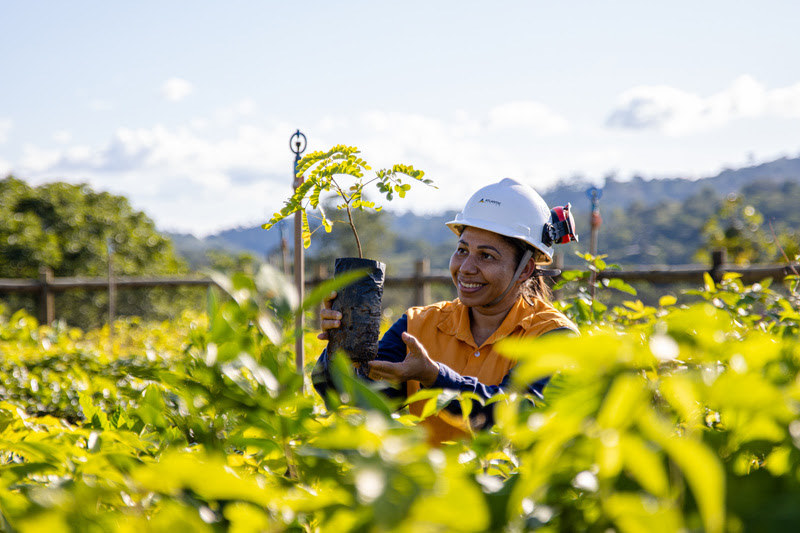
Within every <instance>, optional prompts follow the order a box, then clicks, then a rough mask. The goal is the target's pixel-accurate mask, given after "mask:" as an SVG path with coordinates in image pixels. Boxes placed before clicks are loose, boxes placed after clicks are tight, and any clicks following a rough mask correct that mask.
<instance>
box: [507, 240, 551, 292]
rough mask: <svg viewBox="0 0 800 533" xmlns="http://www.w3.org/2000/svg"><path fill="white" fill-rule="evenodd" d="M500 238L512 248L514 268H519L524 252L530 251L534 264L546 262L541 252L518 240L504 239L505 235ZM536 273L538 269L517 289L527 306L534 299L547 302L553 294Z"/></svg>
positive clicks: (541, 277) (542, 277) (542, 278)
mask: <svg viewBox="0 0 800 533" xmlns="http://www.w3.org/2000/svg"><path fill="white" fill-rule="evenodd" d="M501 237H503V240H504V241H506V242H507V243H508V244H510V245H511V246H512V247H514V265H515V268H516V266H519V262H520V261H521V260H522V254H524V253H525V250H531V251H532V252H533V260H534V261H535V262H536V263H544V262H545V261H546V260H547V257H546V256H545V255H544V253H543V252H542V251H540V250H537V249H536V248H534V247H532V246H530V245H528V243H526V242H524V241H521V240H519V239H512V238H511V237H506V236H505V235H501ZM537 271H538V269H537V270H536V271H534V273H533V275H532V276H531V277H529V278H528V279H526V280H525V281H524V282H523V283H522V286H521V287H520V288H519V290H520V292H521V293H522V297H523V298H525V301H526V302H528V303H529V304H533V299H534V298H538V299H540V300H544V301H545V302H549V301H551V300H552V299H553V293H552V291H550V287H548V286H547V283H545V281H544V276H541V275H539V274H538V273H537Z"/></svg>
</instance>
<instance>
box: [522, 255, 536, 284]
mask: <svg viewBox="0 0 800 533" xmlns="http://www.w3.org/2000/svg"><path fill="white" fill-rule="evenodd" d="M535 273H536V261H535V260H534V259H533V257H531V258H530V259H528V264H527V265H525V268H523V269H522V274H520V275H519V280H520V281H522V282H525V281H528V280H529V279H530V278H532V277H533V275H534V274H535Z"/></svg>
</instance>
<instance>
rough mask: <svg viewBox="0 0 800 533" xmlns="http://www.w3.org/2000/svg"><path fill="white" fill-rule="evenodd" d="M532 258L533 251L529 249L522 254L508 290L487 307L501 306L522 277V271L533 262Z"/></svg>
mask: <svg viewBox="0 0 800 533" xmlns="http://www.w3.org/2000/svg"><path fill="white" fill-rule="evenodd" d="M531 257H533V250H531V249H530V248H528V249H527V250H525V253H524V254H522V259H520V260H519V265H518V266H517V270H516V271H515V272H514V277H513V278H511V281H510V282H509V284H508V287H506V290H504V291H503V294H501V295H500V296H498V297H497V298H495V299H494V300H492V301H491V302H489V304H488V306H487V307H491V306H493V305H497V304H499V303H500V301H501V300H502V299H503V298H505V297H506V294H508V291H510V290H511V287H513V286H514V284H515V283H516V282H517V280H518V279H519V277H520V276H521V275H522V271H523V270H525V267H526V266H527V265H528V261H530V260H531Z"/></svg>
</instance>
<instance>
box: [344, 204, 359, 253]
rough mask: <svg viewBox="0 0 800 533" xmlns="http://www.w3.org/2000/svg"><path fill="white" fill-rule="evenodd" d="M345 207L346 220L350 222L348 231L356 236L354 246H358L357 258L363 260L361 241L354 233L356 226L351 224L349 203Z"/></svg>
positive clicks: (351, 217) (355, 232)
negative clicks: (351, 231)
mask: <svg viewBox="0 0 800 533" xmlns="http://www.w3.org/2000/svg"><path fill="white" fill-rule="evenodd" d="M345 207H346V208H347V218H348V221H349V222H350V229H352V230H353V235H355V236H356V246H358V258H359V259H364V254H363V253H362V252H361V239H359V238H358V232H357V231H356V225H355V224H354V223H353V215H352V213H351V212H350V203H349V202H348V203H346V204H345Z"/></svg>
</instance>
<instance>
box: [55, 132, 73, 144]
mask: <svg viewBox="0 0 800 533" xmlns="http://www.w3.org/2000/svg"><path fill="white" fill-rule="evenodd" d="M53 140H54V141H55V142H57V143H59V144H67V143H68V142H70V141H71V140H72V132H70V131H67V130H59V131H56V132H54V133H53Z"/></svg>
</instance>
